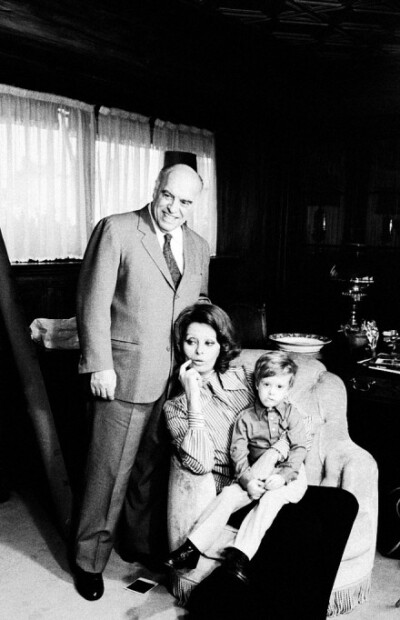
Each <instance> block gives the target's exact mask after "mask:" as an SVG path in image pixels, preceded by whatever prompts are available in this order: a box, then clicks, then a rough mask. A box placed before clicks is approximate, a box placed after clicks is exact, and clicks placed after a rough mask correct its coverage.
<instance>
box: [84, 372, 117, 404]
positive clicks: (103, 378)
mask: <svg viewBox="0 0 400 620" xmlns="http://www.w3.org/2000/svg"><path fill="white" fill-rule="evenodd" d="M116 385H117V375H116V374H115V371H114V370H113V369H110V370H98V371H97V372H92V374H91V377H90V389H91V391H92V394H93V396H97V397H98V398H104V400H114V393H115V386H116Z"/></svg>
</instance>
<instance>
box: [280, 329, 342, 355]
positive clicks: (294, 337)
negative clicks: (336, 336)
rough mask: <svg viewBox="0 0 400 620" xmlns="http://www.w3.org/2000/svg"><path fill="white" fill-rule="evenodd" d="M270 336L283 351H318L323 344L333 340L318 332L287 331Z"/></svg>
mask: <svg viewBox="0 0 400 620" xmlns="http://www.w3.org/2000/svg"><path fill="white" fill-rule="evenodd" d="M268 337H269V339H270V340H272V342H275V343H276V345H277V347H278V348H279V349H281V351H290V352H292V353H317V352H318V351H320V350H321V349H322V347H323V346H325V345H326V344H329V343H330V342H332V341H331V339H330V338H328V337H327V336H318V335H317V334H297V333H295V334H293V333H285V334H271V335H270V336H268Z"/></svg>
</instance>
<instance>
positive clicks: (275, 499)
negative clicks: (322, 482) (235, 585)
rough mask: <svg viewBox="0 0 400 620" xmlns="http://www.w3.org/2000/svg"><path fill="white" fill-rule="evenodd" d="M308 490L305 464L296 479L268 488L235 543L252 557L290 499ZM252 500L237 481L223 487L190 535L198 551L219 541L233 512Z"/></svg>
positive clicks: (245, 521)
mask: <svg viewBox="0 0 400 620" xmlns="http://www.w3.org/2000/svg"><path fill="white" fill-rule="evenodd" d="M276 471H278V470H276ZM306 489H307V478H306V473H305V469H304V465H302V466H301V468H300V471H299V475H298V478H297V479H296V480H293V481H292V482H290V483H289V484H287V485H284V486H282V487H280V488H279V489H275V490H273V491H266V492H265V493H264V495H262V496H261V497H260V499H259V500H258V501H257V502H256V503H255V505H254V506H253V508H252V509H251V510H250V512H249V513H248V514H247V516H246V517H245V519H244V520H243V522H242V524H241V526H240V528H239V531H238V533H237V535H236V539H235V543H234V546H235V547H236V548H237V549H240V551H243V553H245V554H246V555H247V557H249V558H252V557H253V556H254V555H255V553H256V551H257V549H258V547H259V545H260V543H261V540H262V538H263V536H264V534H265V532H266V531H267V529H268V528H269V527H270V526H271V524H272V522H273V520H274V519H275V517H276V515H277V514H278V512H279V510H280V509H281V508H282V506H284V505H285V504H287V503H289V502H290V503H297V502H299V501H300V500H301V498H302V497H303V495H304V493H305V492H306ZM252 502H253V500H252V499H250V497H249V496H248V494H247V491H245V490H244V489H242V487H241V486H240V485H239V484H238V483H236V482H234V483H233V484H231V485H229V486H226V487H224V488H223V489H222V491H221V493H219V495H217V497H216V498H215V499H214V500H213V501H212V502H211V504H210V505H209V506H208V507H207V508H206V510H205V511H204V513H203V514H202V515H201V517H200V519H199V521H198V524H196V526H195V528H194V530H193V531H192V532H191V533H190V535H189V538H190V540H191V541H192V543H193V544H194V545H195V546H196V547H197V549H199V551H201V552H202V553H204V554H205V555H207V550H208V549H209V548H210V547H211V546H212V545H213V543H214V542H216V541H217V540H218V538H219V536H220V534H221V532H222V530H223V528H224V527H225V525H226V524H227V523H228V521H229V518H230V516H231V515H232V513H234V512H236V511H237V510H240V509H241V508H244V506H248V505H249V504H251V503H252Z"/></svg>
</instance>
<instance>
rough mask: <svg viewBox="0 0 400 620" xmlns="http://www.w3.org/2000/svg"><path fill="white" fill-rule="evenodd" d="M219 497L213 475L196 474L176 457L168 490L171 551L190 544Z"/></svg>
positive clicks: (172, 463)
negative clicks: (194, 529) (192, 534)
mask: <svg viewBox="0 0 400 620" xmlns="http://www.w3.org/2000/svg"><path fill="white" fill-rule="evenodd" d="M215 495H216V489H215V483H214V477H213V475H212V473H207V474H200V475H199V474H194V473H193V472H191V471H190V470H189V469H187V468H186V467H184V466H183V465H182V463H181V462H180V461H179V459H178V458H177V457H176V456H173V457H172V459H171V469H170V474H169V490H168V540H169V546H170V549H171V550H174V549H176V548H177V547H179V546H180V545H181V544H182V543H183V542H184V541H185V540H186V538H187V536H188V534H189V532H190V531H191V529H192V527H193V525H194V524H195V522H196V521H197V519H198V518H199V516H200V515H201V513H202V512H203V510H204V508H205V507H206V506H207V505H208V504H209V503H210V502H211V501H212V500H213V499H214V497H215Z"/></svg>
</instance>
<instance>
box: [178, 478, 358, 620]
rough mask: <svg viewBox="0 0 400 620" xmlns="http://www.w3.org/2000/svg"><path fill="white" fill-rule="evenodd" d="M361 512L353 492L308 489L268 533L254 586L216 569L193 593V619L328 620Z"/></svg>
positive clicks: (253, 566)
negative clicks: (341, 566) (346, 550)
mask: <svg viewBox="0 0 400 620" xmlns="http://www.w3.org/2000/svg"><path fill="white" fill-rule="evenodd" d="M357 512H358V502H357V500H356V498H355V497H354V495H352V494H351V493H349V492H348V491H345V490H344V489H338V488H333V487H318V486H309V487H308V489H307V491H306V493H305V495H304V497H303V498H302V499H301V500H300V501H299V502H298V503H297V504H287V505H286V506H284V507H283V508H282V510H281V511H280V512H279V514H278V515H277V517H276V519H275V521H274V522H273V524H272V525H271V527H270V528H269V530H268V531H267V532H266V534H265V536H264V538H263V540H262V542H261V545H260V547H259V549H258V551H257V553H256V555H255V556H254V558H253V559H252V560H251V562H250V567H249V577H250V582H249V585H244V584H242V583H241V582H240V581H239V580H238V579H237V578H235V577H233V576H231V575H229V574H228V573H227V572H226V571H224V570H223V568H222V567H219V568H217V569H216V570H214V572H212V573H211V575H209V576H208V577H206V578H205V579H204V580H203V581H202V582H201V583H200V584H199V585H198V586H196V588H195V589H194V590H193V592H192V594H191V596H190V599H189V603H188V605H187V607H188V610H189V618H190V620H246V619H247V618H251V619H252V620H293V618H307V620H325V619H326V613H327V609H328V604H329V597H330V594H331V591H332V588H333V584H334V581H335V577H336V573H337V570H338V567H339V564H340V561H341V558H342V555H343V551H344V548H345V546H346V542H347V539H348V537H349V534H350V532H351V528H352V526H353V522H354V519H355V518H356V516H357ZM242 516H243V515H242ZM235 525H237V523H235Z"/></svg>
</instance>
